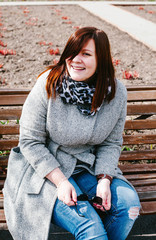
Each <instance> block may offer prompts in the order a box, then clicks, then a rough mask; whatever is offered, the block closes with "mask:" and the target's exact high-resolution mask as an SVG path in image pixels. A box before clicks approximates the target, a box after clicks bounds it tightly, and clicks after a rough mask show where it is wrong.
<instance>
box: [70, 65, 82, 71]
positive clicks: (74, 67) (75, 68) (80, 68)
mask: <svg viewBox="0 0 156 240" xmlns="http://www.w3.org/2000/svg"><path fill="white" fill-rule="evenodd" d="M71 67H72V68H73V69H74V70H84V69H85V68H84V67H77V66H73V65H71Z"/></svg>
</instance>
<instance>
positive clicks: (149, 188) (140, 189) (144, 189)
mask: <svg viewBox="0 0 156 240" xmlns="http://www.w3.org/2000/svg"><path fill="white" fill-rule="evenodd" d="M135 189H136V190H137V192H138V193H139V192H148V191H156V185H153V186H140V187H135Z"/></svg>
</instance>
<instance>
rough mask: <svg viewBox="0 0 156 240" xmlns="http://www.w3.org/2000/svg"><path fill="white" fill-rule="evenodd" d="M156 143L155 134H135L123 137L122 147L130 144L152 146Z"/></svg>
mask: <svg viewBox="0 0 156 240" xmlns="http://www.w3.org/2000/svg"><path fill="white" fill-rule="evenodd" d="M153 143H156V134H153V135H150V134H147V135H145V134H136V135H124V136H123V145H131V144H134V145H136V144H153Z"/></svg>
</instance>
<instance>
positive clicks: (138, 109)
mask: <svg viewBox="0 0 156 240" xmlns="http://www.w3.org/2000/svg"><path fill="white" fill-rule="evenodd" d="M151 114H156V104H151V103H148V104H144V105H143V104H135V105H132V104H130V105H127V115H151Z"/></svg>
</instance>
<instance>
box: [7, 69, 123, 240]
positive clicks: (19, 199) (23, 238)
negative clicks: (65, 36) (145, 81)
mask: <svg viewBox="0 0 156 240" xmlns="http://www.w3.org/2000/svg"><path fill="white" fill-rule="evenodd" d="M48 73H49V72H45V73H44V74H42V75H41V76H40V77H39V78H38V80H37V82H36V84H35V86H34V87H33V89H32V91H31V92H30V94H29V96H28V98H27V100H26V102H25V104H24V106H23V111H22V116H21V119H20V140H19V146H17V147H16V148H13V149H12V150H11V154H10V158H9V163H8V173H7V179H6V181H5V185H4V189H3V193H4V210H5V215H6V220H7V224H8V228H9V231H10V232H11V234H12V236H13V238H14V239H15V240H31V239H34V240H47V239H48V234H49V228H50V222H51V217H52V210H53V207H54V204H55V200H56V198H57V190H56V187H55V185H54V184H53V183H51V182H50V181H49V180H48V179H46V177H45V176H46V175H47V174H48V173H49V172H50V171H52V170H54V169H55V168H57V167H59V168H60V169H61V170H62V172H63V173H64V174H65V176H66V177H67V178H69V177H70V176H71V175H72V173H73V171H74V168H75V165H76V162H77V160H80V161H82V162H85V163H87V164H88V171H90V172H91V173H92V174H94V175H97V174H101V173H106V174H109V175H111V176H113V177H116V178H120V179H123V180H125V181H126V179H125V178H124V177H123V175H122V173H121V171H120V170H119V168H118V160H119V156H120V153H121V145H122V141H123V140H122V132H123V129H124V123H125V117H126V108H127V107H126V103H127V92H126V89H125V87H124V86H123V84H122V83H121V82H120V81H118V80H117V82H116V94H115V98H114V99H113V100H112V101H111V102H110V103H109V104H108V102H106V101H104V102H103V104H102V106H101V108H100V110H99V112H98V113H96V114H95V116H84V115H82V114H81V113H80V112H79V110H78V109H77V107H76V105H70V104H68V105H66V104H64V103H63V102H62V100H61V98H60V97H59V96H57V98H56V99H55V100H54V99H52V98H50V99H48V98H47V93H46V90H45V84H46V78H47V75H48ZM93 150H94V151H93ZM93 152H94V154H93Z"/></svg>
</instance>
